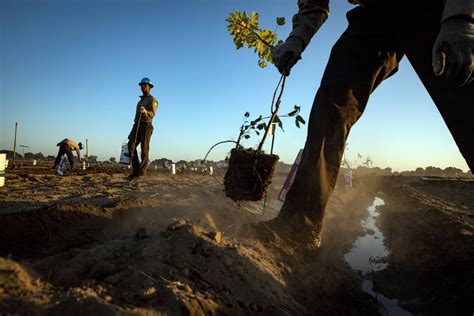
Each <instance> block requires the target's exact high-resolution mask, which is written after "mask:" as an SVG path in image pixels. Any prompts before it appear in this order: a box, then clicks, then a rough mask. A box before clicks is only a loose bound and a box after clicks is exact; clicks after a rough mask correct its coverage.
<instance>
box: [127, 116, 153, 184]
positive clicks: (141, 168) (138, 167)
mask: <svg viewBox="0 0 474 316" xmlns="http://www.w3.org/2000/svg"><path fill="white" fill-rule="evenodd" d="M136 128H137V127H136V126H134V127H133V128H132V132H131V136H132V137H133V138H132V139H130V140H129V141H128V152H129V153H130V154H131V155H132V167H133V173H134V174H135V175H143V174H145V173H146V167H147V166H148V151H149V150H150V139H151V135H152V134H153V125H152V124H151V123H145V122H140V124H139V126H138V133H137V129H136ZM135 135H137V140H136V142H135V143H134V140H135ZM138 144H140V145H141V160H142V161H141V162H140V161H139V160H138V151H137V146H138Z"/></svg>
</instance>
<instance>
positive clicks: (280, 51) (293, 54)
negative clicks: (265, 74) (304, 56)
mask: <svg viewBox="0 0 474 316" xmlns="http://www.w3.org/2000/svg"><path fill="white" fill-rule="evenodd" d="M302 52H303V40H302V39H301V38H298V37H294V36H293V37H289V38H287V39H286V41H285V43H283V44H281V45H278V46H275V47H274V48H273V49H272V59H273V63H274V64H275V66H276V67H277V68H278V71H279V72H280V73H281V74H282V75H284V76H289V75H290V70H291V68H292V67H293V66H294V65H295V64H296V63H297V62H298V60H300V59H301V53H302Z"/></svg>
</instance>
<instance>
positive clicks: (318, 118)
mask: <svg viewBox="0 0 474 316" xmlns="http://www.w3.org/2000/svg"><path fill="white" fill-rule="evenodd" d="M349 2H351V3H353V4H356V5H357V7H356V8H354V9H352V10H350V11H349V12H348V13H347V20H348V22H349V23H348V26H347V29H346V30H345V32H344V33H343V34H342V35H341V36H340V38H339V40H338V41H337V42H336V43H335V44H334V46H333V48H332V51H331V55H330V57H329V61H328V63H327V65H326V70H325V72H324V75H323V78H322V81H321V84H320V87H319V90H318V92H317V93H316V96H315V99H314V103H313V107H312V109H311V113H310V117H309V123H308V135H307V139H306V144H305V147H304V151H303V155H302V159H301V163H300V166H299V169H298V172H297V173H296V176H295V180H294V183H293V185H292V187H291V189H290V190H289V192H288V194H287V196H286V201H285V203H284V204H283V207H282V209H281V211H280V213H279V214H278V216H277V218H276V219H274V220H272V221H270V222H268V223H266V224H265V226H267V227H269V226H270V227H273V230H274V231H277V232H278V231H280V234H281V235H285V236H289V237H290V238H291V239H293V240H295V241H298V242H300V243H304V244H307V245H310V246H311V245H312V246H315V247H319V245H320V241H321V240H320V233H321V226H322V221H323V217H324V209H325V207H326V204H327V202H328V199H329V197H330V195H331V193H332V191H333V189H334V186H335V184H336V180H337V178H338V173H339V168H340V165H341V158H342V154H343V152H344V144H345V142H346V139H347V137H348V135H349V131H350V129H351V127H352V126H353V125H354V124H355V123H356V121H357V120H358V119H359V118H360V116H361V115H362V113H363V112H364V110H365V107H366V105H367V102H368V100H369V97H370V95H371V94H372V93H373V92H374V90H375V89H376V88H377V87H378V86H379V85H380V84H381V83H382V81H384V80H385V79H387V78H388V77H390V76H392V75H394V74H395V73H396V72H397V70H398V64H399V62H400V60H401V59H402V58H403V57H404V56H406V58H407V59H408V61H409V62H410V63H411V65H412V66H413V68H414V70H415V71H416V73H417V75H418V77H419V78H420V80H421V82H422V83H423V85H424V86H425V88H426V90H427V91H428V93H429V94H430V96H431V98H432V99H433V101H434V103H435V104H436V106H437V108H438V110H439V111H440V113H441V116H442V117H443V119H444V121H445V123H446V125H447V127H448V129H449V131H450V132H451V134H452V136H453V138H454V140H455V142H456V144H457V146H458V148H459V150H460V151H461V154H462V155H463V156H464V158H465V159H466V162H467V164H468V165H469V167H470V168H471V170H474V140H473V138H474V124H473V120H472V117H473V116H472V114H473V113H474V85H473V68H474V63H473V49H474V12H473V8H474V1H473V0H418V1H408V0H398V1H388V0H350V1H349ZM298 7H299V11H298V13H297V14H295V15H294V16H293V20H292V21H293V30H292V32H291V33H290V35H289V37H288V38H287V39H286V41H285V42H284V43H283V44H282V45H280V46H277V47H275V48H274V49H273V51H272V57H273V61H274V64H275V66H276V67H277V68H278V70H279V71H280V73H281V74H282V75H285V76H288V75H289V74H290V70H291V68H292V67H293V66H294V65H295V64H296V62H297V61H298V60H299V59H301V54H302V52H303V50H304V49H305V48H306V47H307V46H308V45H309V43H310V40H311V38H312V37H313V35H314V34H315V33H316V32H317V31H318V30H319V28H320V27H321V25H322V24H323V23H324V22H325V21H326V19H327V18H328V15H329V0H298ZM397 93H398V94H399V93H403V91H396V92H395V91H394V97H395V98H396V95H397ZM413 106H414V107H416V104H413ZM406 114H407V115H410V114H411V113H406ZM419 119H420V120H423V119H424V118H423V117H420V118H419ZM400 124H401V123H400ZM440 127H441V126H440ZM399 128H403V127H402V126H399ZM374 133H381V131H374ZM433 137H435V136H433ZM387 144H389V141H388V142H387ZM394 159H395V158H394ZM260 226H264V225H260ZM260 226H258V227H260ZM258 227H257V228H258ZM255 231H258V229H256V230H255ZM269 236H270V235H269Z"/></svg>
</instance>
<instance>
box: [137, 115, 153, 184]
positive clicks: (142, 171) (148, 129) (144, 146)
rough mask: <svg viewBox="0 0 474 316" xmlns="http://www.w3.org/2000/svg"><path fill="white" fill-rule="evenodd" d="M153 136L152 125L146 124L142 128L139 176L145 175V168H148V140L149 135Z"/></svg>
mask: <svg viewBox="0 0 474 316" xmlns="http://www.w3.org/2000/svg"><path fill="white" fill-rule="evenodd" d="M152 134H153V125H151V124H147V125H145V126H144V129H143V138H142V139H143V141H142V147H141V149H142V162H141V164H140V172H139V174H140V175H143V174H145V173H146V168H147V166H148V157H149V156H148V154H149V150H150V139H151V135H152Z"/></svg>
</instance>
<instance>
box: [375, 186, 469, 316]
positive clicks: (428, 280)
mask: <svg viewBox="0 0 474 316" xmlns="http://www.w3.org/2000/svg"><path fill="white" fill-rule="evenodd" d="M404 182H405V184H404ZM406 182H407V181H406V180H405V179H403V178H402V179H397V180H393V181H390V182H387V183H385V184H384V185H383V186H382V189H383V192H384V193H385V202H386V204H385V205H384V206H383V207H382V209H381V216H380V217H379V219H378V223H377V224H378V225H379V227H380V228H381V230H382V231H383V232H384V234H385V237H386V238H387V240H386V242H387V245H388V247H389V248H390V249H391V254H390V255H389V257H388V258H387V259H388V262H389V267H388V269H387V270H383V271H380V272H377V273H376V274H375V276H374V277H375V286H376V288H377V289H378V290H379V291H380V292H381V293H382V294H384V295H385V296H388V297H397V298H398V299H399V300H400V301H401V303H402V304H401V305H402V306H403V307H405V308H406V309H408V310H409V311H411V312H413V313H415V314H424V315H472V314H473V313H474V181H456V180H442V179H424V180H423V179H419V178H414V179H411V181H408V183H406Z"/></svg>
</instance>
